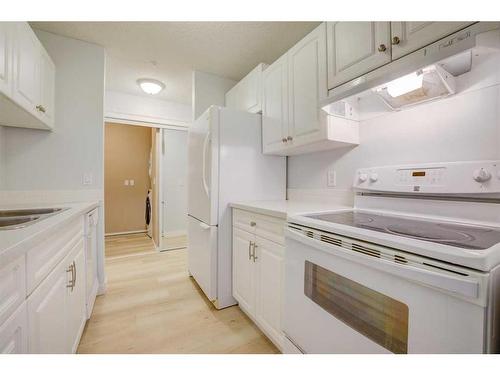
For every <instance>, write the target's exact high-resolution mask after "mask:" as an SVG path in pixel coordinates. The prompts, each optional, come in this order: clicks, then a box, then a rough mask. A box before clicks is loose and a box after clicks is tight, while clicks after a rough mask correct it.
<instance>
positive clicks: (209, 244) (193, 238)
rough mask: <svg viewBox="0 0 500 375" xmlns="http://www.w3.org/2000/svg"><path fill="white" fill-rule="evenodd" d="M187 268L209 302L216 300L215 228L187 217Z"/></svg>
mask: <svg viewBox="0 0 500 375" xmlns="http://www.w3.org/2000/svg"><path fill="white" fill-rule="evenodd" d="M188 267H189V273H190V274H191V276H193V278H194V279H195V280H196V282H197V284H198V285H199V286H200V288H201V289H202V290H203V292H204V293H205V295H206V296H207V297H208V299H209V300H210V301H214V300H216V299H217V227H216V226H210V225H207V224H205V223H204V222H202V221H199V220H198V219H196V218H194V217H192V216H188Z"/></svg>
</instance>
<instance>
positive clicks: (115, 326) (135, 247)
mask: <svg viewBox="0 0 500 375" xmlns="http://www.w3.org/2000/svg"><path fill="white" fill-rule="evenodd" d="M148 239H149V238H147V237H146V236H145V235H142V237H141V235H128V236H113V237H108V238H106V255H107V258H106V273H107V277H108V284H107V287H108V290H107V292H106V294H105V295H103V296H99V297H97V300H96V302H95V307H94V311H93V313H92V317H91V318H90V320H89V321H88V323H87V326H86V327H85V331H84V333H83V336H82V339H81V342H80V346H79V348H78V352H79V353H172V354H174V353H175V354H182V353H184V354H187V353H278V349H277V348H276V347H275V346H274V345H273V344H272V343H271V342H270V341H269V340H268V339H267V338H266V337H265V336H264V335H263V334H262V333H261V331H260V330H259V329H258V328H257V327H256V326H255V325H254V324H253V323H252V322H251V321H250V320H249V319H248V318H247V317H246V316H245V314H243V312H241V310H240V309H239V308H238V307H237V306H233V307H230V308H227V309H224V310H220V311H218V310H216V309H215V308H214V307H213V306H212V304H211V303H209V302H208V301H207V299H206V298H205V296H204V295H203V293H202V292H201V291H200V290H199V288H198V287H197V285H196V284H195V282H194V281H193V280H192V278H190V277H189V276H188V272H187V251H186V249H180V250H173V251H166V252H161V253H159V252H156V251H155V250H153V248H152V247H151V248H148V246H147V243H148V241H147V240H148Z"/></svg>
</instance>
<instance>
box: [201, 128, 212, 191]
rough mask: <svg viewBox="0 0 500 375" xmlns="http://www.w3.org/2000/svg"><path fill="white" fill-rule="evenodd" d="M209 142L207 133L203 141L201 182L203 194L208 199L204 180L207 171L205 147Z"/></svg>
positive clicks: (206, 185)
mask: <svg viewBox="0 0 500 375" xmlns="http://www.w3.org/2000/svg"><path fill="white" fill-rule="evenodd" d="M209 141H210V132H208V133H207V135H206V136H205V140H204V141H203V163H202V172H201V173H202V175H203V176H202V182H203V189H204V190H205V194H207V197H210V196H209V191H208V184H207V180H206V170H207V166H206V164H207V163H206V162H207V157H206V156H207V147H208V142H209Z"/></svg>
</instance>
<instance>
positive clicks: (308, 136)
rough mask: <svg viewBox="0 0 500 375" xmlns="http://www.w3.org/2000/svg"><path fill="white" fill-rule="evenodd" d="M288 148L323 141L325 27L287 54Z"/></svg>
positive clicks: (324, 124) (324, 130)
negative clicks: (322, 104) (321, 104)
mask: <svg viewBox="0 0 500 375" xmlns="http://www.w3.org/2000/svg"><path fill="white" fill-rule="evenodd" d="M288 69H289V75H288V76H289V90H288V92H289V125H288V127H289V129H288V136H287V139H288V144H289V145H292V146H299V145H302V144H307V143H311V142H314V141H316V140H321V139H324V138H325V137H326V117H325V116H324V112H323V111H322V110H321V108H320V101H321V100H323V99H325V98H326V96H327V82H326V79H327V75H326V26H325V23H322V24H321V25H320V26H319V27H317V28H316V29H315V30H313V31H312V32H311V33H309V34H308V35H307V36H306V37H305V38H304V39H302V40H301V41H300V42H299V43H297V44H296V45H295V46H294V47H293V48H291V49H290V51H289V52H288Z"/></svg>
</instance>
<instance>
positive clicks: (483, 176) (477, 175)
mask: <svg viewBox="0 0 500 375" xmlns="http://www.w3.org/2000/svg"><path fill="white" fill-rule="evenodd" d="M472 177H473V178H474V180H475V181H476V182H486V181H488V180H489V179H490V178H491V173H490V172H488V171H487V170H486V169H484V168H480V169H476V170H475V171H474V173H473V174H472Z"/></svg>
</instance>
